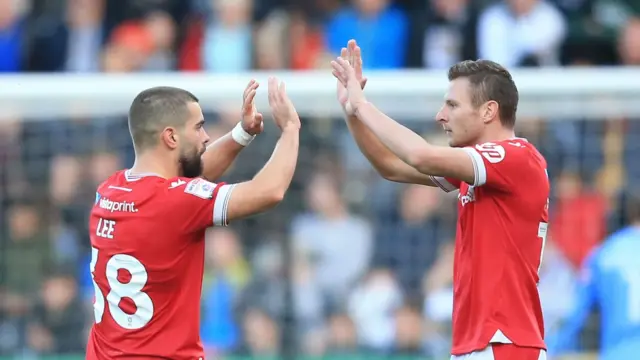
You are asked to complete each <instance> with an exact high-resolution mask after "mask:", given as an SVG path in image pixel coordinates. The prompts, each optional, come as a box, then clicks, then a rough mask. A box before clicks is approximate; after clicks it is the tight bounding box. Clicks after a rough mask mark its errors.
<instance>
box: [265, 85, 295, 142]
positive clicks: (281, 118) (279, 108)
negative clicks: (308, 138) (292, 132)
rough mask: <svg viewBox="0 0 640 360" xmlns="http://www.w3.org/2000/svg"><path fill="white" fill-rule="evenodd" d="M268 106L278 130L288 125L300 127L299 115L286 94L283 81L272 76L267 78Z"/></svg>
mask: <svg viewBox="0 0 640 360" xmlns="http://www.w3.org/2000/svg"><path fill="white" fill-rule="evenodd" d="M269 106H270V107H271V112H272V113H273V120H274V121H275V123H276V125H277V126H278V127H279V128H280V130H284V129H285V128H287V127H289V126H293V127H295V128H297V129H300V117H298V112H297V111H296V109H295V107H294V106H293V103H292V102H291V100H290V99H289V96H288V95H287V90H286V88H285V85H284V82H281V81H279V80H278V79H276V78H274V77H272V78H269Z"/></svg>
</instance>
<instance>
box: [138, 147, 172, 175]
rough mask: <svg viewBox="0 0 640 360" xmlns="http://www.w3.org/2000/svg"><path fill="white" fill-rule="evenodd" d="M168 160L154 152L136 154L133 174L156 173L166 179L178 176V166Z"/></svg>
mask: <svg viewBox="0 0 640 360" xmlns="http://www.w3.org/2000/svg"><path fill="white" fill-rule="evenodd" d="M167 160H168V159H166V158H163V157H162V156H157V154H154V153H153V152H145V153H142V154H136V160H135V162H134V163H133V166H132V167H131V169H130V171H131V173H132V174H154V175H158V176H161V177H163V178H165V179H169V178H172V177H176V176H178V175H179V172H178V166H177V165H174V164H171V163H169V162H168V161H167Z"/></svg>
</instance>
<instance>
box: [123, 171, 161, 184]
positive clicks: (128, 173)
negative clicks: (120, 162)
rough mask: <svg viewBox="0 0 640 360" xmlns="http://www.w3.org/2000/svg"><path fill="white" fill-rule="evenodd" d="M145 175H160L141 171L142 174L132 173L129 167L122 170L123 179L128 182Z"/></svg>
mask: <svg viewBox="0 0 640 360" xmlns="http://www.w3.org/2000/svg"><path fill="white" fill-rule="evenodd" d="M147 176H157V177H161V176H160V175H158V174H154V173H142V174H133V173H131V169H128V170H126V171H125V172H124V179H125V180H126V181H128V182H133V181H138V180H140V179H142V178H144V177H147Z"/></svg>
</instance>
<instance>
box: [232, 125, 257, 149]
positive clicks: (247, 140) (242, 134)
mask: <svg viewBox="0 0 640 360" xmlns="http://www.w3.org/2000/svg"><path fill="white" fill-rule="evenodd" d="M231 137H232V138H233V140H235V142H237V143H238V144H240V145H242V146H247V145H249V144H251V142H252V141H253V139H254V138H255V137H256V136H255V135H251V134H249V133H248V132H246V131H245V130H244V129H243V128H242V123H238V124H237V125H236V126H235V127H234V128H233V130H231Z"/></svg>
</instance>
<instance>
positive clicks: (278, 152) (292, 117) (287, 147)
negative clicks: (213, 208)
mask: <svg viewBox="0 0 640 360" xmlns="http://www.w3.org/2000/svg"><path fill="white" fill-rule="evenodd" d="M269 105H270V106H271V109H272V111H273V117H274V120H275V122H276V124H277V125H278V127H279V128H280V129H281V130H282V134H281V135H280V140H279V141H278V143H277V145H276V148H275V149H274V150H273V154H272V155H271V158H270V159H269V161H268V162H267V163H266V164H265V165H264V167H263V168H262V170H260V171H259V172H258V173H257V174H256V176H255V177H254V178H253V179H252V180H250V181H247V182H243V183H240V184H238V185H235V186H234V189H233V192H232V193H231V195H230V197H229V201H228V203H227V204H225V212H226V220H227V221H228V220H235V219H240V218H243V217H246V216H250V215H253V214H257V213H260V212H263V211H266V210H268V209H270V208H272V207H274V206H276V205H277V204H279V203H280V202H281V201H282V199H283V198H284V195H285V193H286V191H287V189H288V188H289V185H290V184H291V180H292V178H293V174H294V172H295V168H296V164H297V161H298V147H299V131H300V119H299V117H298V114H297V112H296V110H295V108H294V106H293V104H292V103H291V100H290V99H289V97H288V96H287V93H286V90H285V87H284V83H279V82H278V80H277V79H275V78H272V79H270V80H269Z"/></svg>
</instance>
